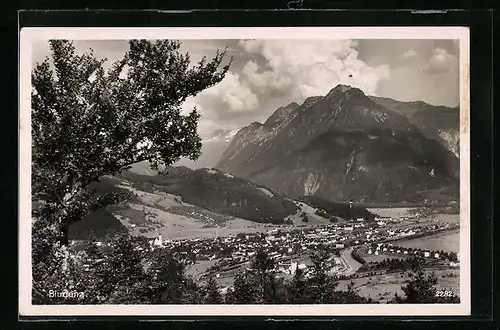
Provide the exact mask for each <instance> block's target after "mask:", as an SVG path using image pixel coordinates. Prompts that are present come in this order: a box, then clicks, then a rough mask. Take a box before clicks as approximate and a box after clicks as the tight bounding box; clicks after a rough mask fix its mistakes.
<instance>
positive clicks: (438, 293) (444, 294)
mask: <svg viewBox="0 0 500 330" xmlns="http://www.w3.org/2000/svg"><path fill="white" fill-rule="evenodd" d="M436 297H453V291H445V290H438V291H436Z"/></svg>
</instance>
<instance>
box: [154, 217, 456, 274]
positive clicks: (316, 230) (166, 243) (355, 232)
mask: <svg viewBox="0 0 500 330" xmlns="http://www.w3.org/2000/svg"><path fill="white" fill-rule="evenodd" d="M381 219H382V220H381ZM377 220H378V222H380V221H384V226H381V225H379V224H378V222H377V223H374V222H370V223H367V222H365V221H364V219H362V218H360V219H356V220H355V221H352V222H350V223H346V224H342V225H340V224H329V225H323V226H315V227H301V228H294V229H291V230H290V229H289V230H286V229H285V230H283V229H276V228H275V229H272V230H270V231H268V232H267V233H245V234H237V235H230V236H227V237H211V238H197V239H183V240H163V239H162V237H161V235H159V236H158V237H157V238H155V239H153V240H151V241H150V246H151V249H155V248H171V249H177V250H179V251H188V252H189V253H192V254H194V255H195V258H196V260H214V259H215V260H218V265H219V266H220V267H219V268H221V269H222V268H225V267H231V266H234V265H237V264H240V263H244V262H247V261H249V260H250V259H251V257H252V256H253V255H254V254H255V253H256V251H257V250H258V249H264V250H266V251H267V253H268V256H269V257H270V258H271V259H273V260H274V261H275V265H276V270H277V271H279V272H282V273H286V274H292V273H294V272H295V270H292V269H296V268H297V267H299V268H300V267H306V266H305V265H303V266H301V265H300V264H298V265H295V266H293V264H292V260H293V257H294V256H297V255H299V254H301V253H303V252H307V251H308V250H316V249H317V248H318V247H320V246H321V247H323V248H327V249H330V250H339V249H344V248H347V247H349V246H353V245H362V244H366V243H377V242H379V244H378V246H377V247H376V248H373V249H370V250H369V251H368V253H369V254H372V253H373V254H378V253H380V252H381V250H382V251H384V252H387V250H389V252H390V253H401V254H403V255H404V254H408V253H409V250H408V249H396V250H394V248H391V247H389V246H388V245H387V246H386V245H384V244H382V243H380V242H386V241H393V240H397V239H401V238H409V237H412V236H415V235H424V234H426V233H430V232H433V231H436V230H443V229H446V228H448V226H449V224H445V223H443V224H431V225H421V226H417V227H413V228H410V229H408V228H402V229H393V228H391V226H387V225H386V223H385V222H389V221H393V220H392V219H391V218H378V219H377ZM383 249H386V250H383ZM390 250H394V251H390ZM429 253H430V252H429ZM424 256H425V257H430V254H429V255H426V253H424ZM434 257H435V258H439V255H438V256H436V254H434ZM331 264H332V267H333V268H334V269H335V267H336V266H338V267H339V269H340V267H342V263H341V262H340V260H337V261H335V260H332V262H331Z"/></svg>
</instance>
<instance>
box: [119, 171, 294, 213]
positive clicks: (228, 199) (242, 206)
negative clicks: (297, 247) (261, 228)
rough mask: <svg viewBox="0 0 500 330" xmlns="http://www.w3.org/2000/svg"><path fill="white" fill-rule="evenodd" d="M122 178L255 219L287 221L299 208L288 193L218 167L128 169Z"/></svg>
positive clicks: (136, 185)
mask: <svg viewBox="0 0 500 330" xmlns="http://www.w3.org/2000/svg"><path fill="white" fill-rule="evenodd" d="M120 177H122V178H124V179H126V180H128V181H129V182H130V183H131V186H132V187H134V188H137V189H139V190H142V191H154V190H159V191H162V192H164V193H169V194H173V195H178V196H180V197H181V198H182V200H183V201H184V202H186V203H189V204H192V205H196V206H198V207H201V208H203V209H206V210H209V211H212V212H215V213H221V214H226V215H231V216H235V217H239V218H242V219H246V220H251V221H255V222H265V223H283V221H284V218H285V217H286V216H288V215H290V214H292V213H295V212H296V210H297V207H296V205H295V204H294V203H293V202H292V201H291V200H290V199H288V198H287V197H286V196H284V195H282V194H280V193H278V192H275V191H271V190H269V189H266V188H265V187H263V186H259V185H256V184H253V183H251V182H249V181H248V180H244V179H240V178H236V177H233V176H232V175H230V174H227V173H224V172H221V171H218V170H215V169H198V170H190V169H188V168H187V167H171V168H169V169H168V171H167V174H166V175H164V174H160V175H156V176H146V175H140V174H136V173H132V172H125V173H123V174H122V175H121V176H120Z"/></svg>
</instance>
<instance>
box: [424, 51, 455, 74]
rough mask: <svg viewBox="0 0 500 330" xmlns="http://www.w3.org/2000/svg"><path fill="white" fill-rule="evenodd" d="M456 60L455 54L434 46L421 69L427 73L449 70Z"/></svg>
mask: <svg viewBox="0 0 500 330" xmlns="http://www.w3.org/2000/svg"><path fill="white" fill-rule="evenodd" d="M457 61H458V59H457V57H456V56H455V55H451V54H449V53H448V52H447V51H446V50H445V49H443V48H436V49H434V51H433V53H432V56H431V58H430V59H429V61H428V62H427V64H426V65H425V67H424V68H423V70H422V71H423V72H424V73H429V74H440V73H445V72H449V71H451V70H452V69H453V68H454V67H455V66H456V65H457V63H458V62H457Z"/></svg>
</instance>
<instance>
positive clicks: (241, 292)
mask: <svg viewBox="0 0 500 330" xmlns="http://www.w3.org/2000/svg"><path fill="white" fill-rule="evenodd" d="M256 284H257V283H256V282H255V281H254V280H253V279H252V277H250V276H248V274H244V273H238V274H237V275H236V276H235V278H234V285H233V290H232V292H231V296H230V297H228V298H229V299H228V300H229V301H230V302H231V303H233V304H250V303H254V302H256V301H257V299H258V297H259V294H260V292H258V290H257V289H256Z"/></svg>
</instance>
